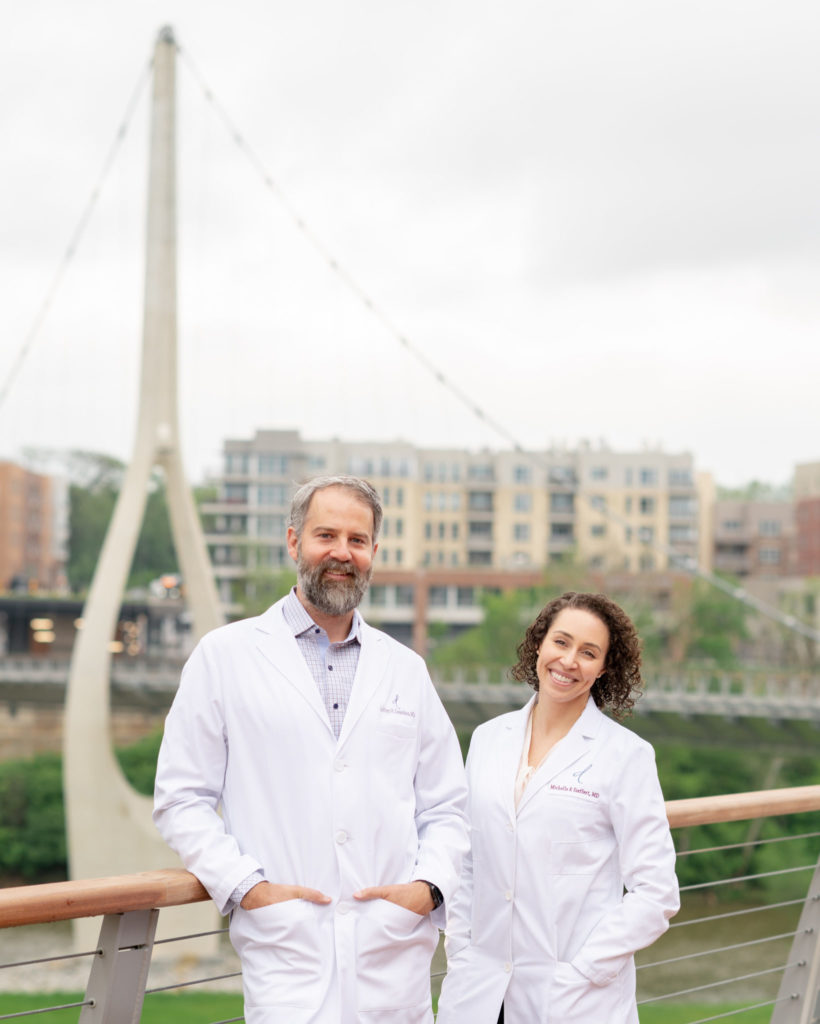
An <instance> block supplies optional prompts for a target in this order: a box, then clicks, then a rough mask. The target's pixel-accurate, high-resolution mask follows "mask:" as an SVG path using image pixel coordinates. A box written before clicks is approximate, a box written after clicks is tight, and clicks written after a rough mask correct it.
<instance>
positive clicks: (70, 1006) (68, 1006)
mask: <svg viewBox="0 0 820 1024" xmlns="http://www.w3.org/2000/svg"><path fill="white" fill-rule="evenodd" d="M93 1005H94V1000H93V999H84V1000H83V1001H82V1002H81V1003H61V1004H60V1005H59V1006H43V1007H42V1008H41V1009H39V1010H20V1011H18V1012H17V1013H4V1014H0V1020H15V1019H17V1018H20V1017H33V1016H34V1015H35V1014H38V1013H53V1012H54V1011H56V1010H74V1009H77V1008H78V1007H81V1006H93Z"/></svg>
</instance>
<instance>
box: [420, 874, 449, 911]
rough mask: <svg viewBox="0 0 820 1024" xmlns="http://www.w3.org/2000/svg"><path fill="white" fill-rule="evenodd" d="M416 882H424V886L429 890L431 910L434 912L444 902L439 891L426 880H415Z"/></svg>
mask: <svg viewBox="0 0 820 1024" xmlns="http://www.w3.org/2000/svg"><path fill="white" fill-rule="evenodd" d="M416 881H418V882H424V884H425V885H426V886H427V887H428V888H429V889H430V898H431V899H432V901H433V910H436V909H437V908H438V907H440V906H441V905H442V903H443V902H444V897H443V896H442V895H441V889H439V887H438V886H437V885H433V883H432V882H428V881H427V879H426V878H418V879H416Z"/></svg>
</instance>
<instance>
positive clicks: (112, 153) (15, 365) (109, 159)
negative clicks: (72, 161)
mask: <svg viewBox="0 0 820 1024" xmlns="http://www.w3.org/2000/svg"><path fill="white" fill-rule="evenodd" d="M152 65H153V60H150V61H148V64H147V66H146V67H145V68H143V71H142V72H141V74H140V77H139V80H138V82H137V85H136V88H135V89H134V91H133V93H132V94H131V98H130V99H129V101H128V104H127V106H126V108H125V114H124V116H123V119H122V121H121V122H120V125H119V127H118V128H117V132H116V135H115V136H114V142H113V143H112V144H111V146H110V148H109V150H108V153H107V154H106V157H105V159H104V160H103V164H102V168H101V170H100V173H99V174H98V176H97V179H96V181H95V183H94V185H93V187H92V189H91V194H90V195H89V197H88V199H87V201H86V204H85V206H84V207H83V210H82V213H81V214H80V218H79V220H78V221H77V224H76V225H75V227H74V230H73V231H72V233H71V237H70V238H69V241H68V245H67V246H66V248H65V252H64V253H63V256H62V258H61V260H60V262H59V264H58V265H57V270H56V272H55V274H54V277H53V278H52V280H51V284H50V285H49V287H48V288H47V290H46V293H45V296H44V298H43V300H42V302H41V303H40V306H39V308H38V310H37V312H36V314H35V316H34V319H33V321H32V324H31V327H30V328H29V330H28V333H27V334H26V336H25V338H24V339H23V343H22V345H21V346H20V348H19V350H18V352H17V355H16V356H15V358H14V360H13V362H12V364H11V368H10V369H9V371H8V373H7V374H6V379H5V380H4V381H3V384H2V386H0V409H2V407H3V403H4V402H5V400H6V397H7V396H8V393H9V391H10V389H11V385H12V384H13V382H14V380H15V379H16V377H17V374H18V373H19V372H20V370H22V368H23V364H24V363H25V361H26V358H27V357H28V354H29V352H30V351H31V348H32V346H33V344H34V342H35V340H36V338H37V335H38V334H39V333H40V330H41V328H42V326H43V324H44V323H45V319H46V316H47V315H48V311H49V309H50V308H51V305H52V303H53V301H54V298H55V296H56V294H57V291H58V290H59V287H60V284H61V283H62V280H63V277H64V276H65V273H66V271H67V270H68V267H69V265H70V264H71V262H72V260H73V259H74V256H75V255H76V252H77V248H78V247H79V244H80V242H81V240H82V238H83V235H84V234H85V229H86V228H87V227H88V224H89V221H90V220H91V215H92V213H93V212H94V210H95V208H96V206H97V202H98V201H99V198H100V195H101V194H102V189H103V185H104V184H105V182H106V180H107V178H108V174H109V172H110V170H111V167H112V166H113V164H114V158H115V157H116V156H117V153H118V152H119V150H120V147H121V145H122V143H123V141H124V140H125V137H126V135H127V134H128V129H129V127H130V125H131V120H132V118H133V116H134V111H135V110H136V107H137V103H138V102H139V99H140V97H141V95H142V91H143V89H144V88H145V85H146V83H147V81H148V77H149V75H150V73H151V67H152Z"/></svg>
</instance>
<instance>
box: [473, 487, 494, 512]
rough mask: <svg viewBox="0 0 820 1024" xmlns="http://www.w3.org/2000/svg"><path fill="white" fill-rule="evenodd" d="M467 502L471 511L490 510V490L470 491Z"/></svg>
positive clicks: (491, 506)
mask: <svg viewBox="0 0 820 1024" xmlns="http://www.w3.org/2000/svg"><path fill="white" fill-rule="evenodd" d="M469 504H470V511H471V512H492V510H493V494H492V491H470V500H469Z"/></svg>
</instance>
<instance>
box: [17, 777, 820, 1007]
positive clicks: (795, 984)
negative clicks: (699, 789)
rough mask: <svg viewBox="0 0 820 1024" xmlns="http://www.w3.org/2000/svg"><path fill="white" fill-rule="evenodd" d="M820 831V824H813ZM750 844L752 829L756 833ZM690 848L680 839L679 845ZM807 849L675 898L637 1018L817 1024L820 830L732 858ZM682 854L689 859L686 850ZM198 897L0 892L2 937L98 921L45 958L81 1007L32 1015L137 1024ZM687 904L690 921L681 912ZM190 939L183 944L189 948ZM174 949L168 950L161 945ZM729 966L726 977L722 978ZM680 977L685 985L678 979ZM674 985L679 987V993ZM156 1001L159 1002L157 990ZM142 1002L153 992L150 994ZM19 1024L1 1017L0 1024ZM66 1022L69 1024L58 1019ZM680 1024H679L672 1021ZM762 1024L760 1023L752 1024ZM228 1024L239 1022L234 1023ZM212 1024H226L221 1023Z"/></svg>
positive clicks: (793, 806) (791, 804) (808, 807)
mask: <svg viewBox="0 0 820 1024" xmlns="http://www.w3.org/2000/svg"><path fill="white" fill-rule="evenodd" d="M815 811H820V786H803V787H798V788H794V789H782V790H769V791H763V792H757V793H741V794H733V795H728V796H719V797H703V798H697V799H691V800H677V801H671V802H669V803H668V804H667V812H668V815H669V821H670V824H671V825H672V827H673V829H675V830H685V829H687V828H689V827H691V826H696V825H707V824H714V823H718V822H731V821H742V822H752V823H757V822H760V821H762V820H763V819H766V818H769V817H773V816H776V817H781V816H784V815H792V814H797V813H804V812H815ZM818 824H820V822H818ZM754 831H755V832H757V829H755V830H754ZM684 838H685V836H684V835H682V834H681V833H680V832H676V839H678V840H681V839H684ZM790 838H793V839H795V840H799V841H800V843H802V846H801V849H805V848H807V844H808V845H811V844H814V845H813V849H814V851H815V852H814V854H813V856H812V858H811V860H812V862H811V863H804V864H800V863H798V864H791V863H784V862H788V860H789V858H788V857H782V856H781V855H780V853H779V852H778V856H777V858H776V859H777V861H778V862H780V863H778V866H777V867H776V868H774V869H773V870H767V871H765V872H762V873H759V874H753V875H746V876H741V877H732V878H724V879H719V878H718V879H716V878H703V879H702V880H700V881H698V882H697V883H695V884H692V885H688V886H685V887H684V888H683V889H682V893H683V898H684V905H683V910H682V912H681V915H680V920H679V921H674V922H673V923H672V927H671V928H670V931H669V932H667V934H666V935H665V936H664V937H663V938H662V939H661V940H660V941H659V942H658V943H656V944H655V946H653V947H652V949H651V950H648V951H645V952H644V953H643V954H642V956H641V959H640V962H639V1004H640V1006H641V1017H642V1019H643V1017H644V1014H645V1013H649V1012H651V1010H647V1009H646V1008H648V1007H649V1008H651V1007H652V1005H653V1004H658V1003H663V1004H664V1005H667V1004H669V1003H675V1004H684V1005H686V1004H693V1005H694V1003H696V1002H697V1001H698V1000H704V1001H706V1002H709V1001H710V1000H714V999H715V998H719V995H716V993H718V994H719V993H720V992H721V991H723V990H726V991H727V992H729V991H730V990H731V991H732V992H734V993H736V992H737V991H738V988H739V992H740V994H739V995H737V994H732V995H731V996H730V997H729V996H727V1001H731V1002H732V1003H733V1005H734V1006H735V1008H734V1009H733V1010H732V1011H731V1012H729V1013H724V1012H721V1013H719V1014H717V1015H709V1014H708V1013H707V1014H706V1015H705V1016H704V1015H703V1014H700V1015H699V1016H695V1017H690V1018H689V1019H687V1020H686V1024H705V1022H706V1021H713V1020H717V1019H726V1017H731V1016H735V1017H737V1019H739V1020H742V1017H743V1015H744V1014H746V1013H748V1012H749V1011H751V1010H754V1009H757V1010H762V1009H763V1008H764V1007H765V1008H768V1007H771V1017H770V1022H771V1024H816V1022H817V1021H818V1020H820V942H818V938H820V861H818V858H817V855H816V850H817V847H818V846H820V829H818V830H815V831H812V832H804V833H802V834H801V835H800V836H796V837H781V838H778V839H776V840H766V839H761V838H760V837H759V836H754V837H751V838H748V839H747V841H745V842H742V843H737V844H732V845H733V846H737V847H759V846H761V844H765V843H768V842H771V843H774V842H778V843H782V844H783V847H784V848H785V847H786V846H787V845H788V843H789V839H790ZM678 845H680V846H683V847H686V845H687V844H686V843H685V842H678ZM726 848H727V847H726V846H721V847H717V848H716V847H711V848H709V849H701V850H689V849H684V850H683V851H682V853H681V854H680V856H687V857H696V856H699V855H705V854H709V853H712V852H714V850H715V849H726ZM804 875H805V876H809V877H808V885H807V888H806V883H804V882H802V881H801V882H800V885H799V890H800V895H799V896H796V897H794V898H791V899H787V900H783V901H781V902H779V903H767V902H766V901H765V900H762V899H760V898H758V899H757V900H756V901H755V902H754V905H751V906H750V905H748V900H747V901H746V902H745V903H744V905H743V906H740V907H733V906H731V905H730V909H729V910H728V911H724V910H719V911H715V910H714V909H713V908H712V907H711V905H710V903H709V902H708V901H706V902H705V903H704V902H703V899H702V894H703V892H705V891H708V892H709V893H714V892H715V891H717V890H720V889H721V888H722V887H727V886H728V887H738V886H741V885H743V884H744V883H746V884H749V883H751V884H754V883H755V881H759V880H762V879H764V878H766V879H772V878H773V877H774V876H784V877H785V876H791V877H792V878H794V879H797V878H800V879H802V878H803V876H804ZM207 898H208V897H207V894H206V892H205V890H204V889H203V887H202V885H201V884H200V883H199V882H198V881H197V880H196V879H195V878H194V877H193V875H190V874H189V873H188V872H186V871H183V870H181V869H173V868H171V869H167V870H164V871H148V872H143V873H141V874H136V875H123V876H119V877H114V878H103V879H92V880H89V881H74V882H60V883H54V884H50V885H33V886H25V887H21V888H12V889H3V890H0V928H14V927H17V926H20V925H31V924H43V925H45V924H47V923H51V922H57V921H65V920H70V919H73V918H77V917H96V916H99V915H104V916H103V923H102V928H101V931H100V937H99V942H98V945H97V948H96V949H93V950H88V951H86V952H84V953H79V954H77V953H67V954H64V955H63V956H57V957H49V958H47V959H48V960H49V961H51V960H62V959H65V960H67V959H69V958H76V957H78V956H79V957H87V958H88V959H89V960H90V961H91V967H90V971H89V973H88V982H87V986H86V991H85V995H84V997H83V998H82V999H81V1000H79V1001H77V1002H75V1003H70V1004H67V1003H62V1004H55V1005H53V1006H51V1007H44V1008H43V1009H40V1010H37V1011H32V1012H36V1013H38V1014H40V1013H43V1012H48V1010H49V1009H52V1010H54V1011H55V1012H56V1011H58V1010H61V1009H67V1008H70V1007H74V1008H79V1009H80V1010H81V1012H80V1017H79V1020H80V1024H95V1022H97V1024H136V1022H137V1021H139V1019H140V1016H141V1012H142V1006H143V1000H144V997H145V995H146V980H147V978H148V971H149V967H150V964H151V956H152V952H153V950H154V947H155V944H156V943H155V932H156V926H157V920H158V917H159V914H160V912H161V910H162V909H163V908H165V907H171V906H179V905H183V904H188V903H196V902H199V901H202V900H205V899H207ZM690 900H691V901H693V906H695V912H694V913H693V912H692V907H689V906H688V903H689V901H690ZM784 910H785V911H786V912H789V913H791V914H792V915H793V917H794V918H795V919H796V918H797V916H798V914H799V918H800V919H799V922H798V921H797V920H794V922H793V923H792V924H790V925H789V927H788V928H787V929H786V930H785V931H784V930H783V928H782V926H780V927H775V928H773V929H768V930H767V926H766V918H767V917H768V915H769V914H770V913H771V912H773V911H777V912H778V913H782V912H783V911H784ZM754 918H757V919H762V920H763V924H762V925H755V927H754V928H751V927H750V922H751V921H752V920H753V919H754ZM726 921H730V922H731V923H730V925H729V927H730V930H731V932H732V941H731V942H728V943H723V944H722V945H721V944H719V942H718V941H717V940H716V934H717V925H718V923H725V922H726ZM698 932H700V937H699V938H697V941H694V942H690V941H689V940H688V938H687V942H686V944H685V945H686V948H685V950H684V951H683V952H681V951H680V948H679V947H678V952H677V953H676V954H675V955H668V953H667V952H666V950H667V949H668V948H671V947H670V946H669V943H670V942H673V943H674V941H675V939H674V936H675V935H676V933H677V934H681V933H686V934H687V935H692V936H694V935H695V934H696V933H698ZM194 937H195V936H180V937H179V938H180V939H183V938H184V939H186V940H187V939H191V938H194ZM164 941H173V940H164ZM761 947H767V948H770V949H771V950H773V953H772V960H771V965H770V966H761V965H760V963H759V962H758V961H756V963H755V966H754V968H753V969H752V970H751V971H750V970H747V969H746V968H744V967H743V966H742V965H741V967H740V968H739V970H738V969H736V968H735V965H734V963H730V961H731V960H732V958H733V957H735V956H736V955H737V954H738V953H741V954H743V955H748V953H749V951H750V950H752V949H755V950H757V949H759V948H761ZM43 963H44V958H39V959H36V960H31V961H28V962H24V963H15V964H13V965H9V964H3V965H0V970H2V969H3V968H5V967H9V966H13V967H15V968H20V967H26V968H27V969H32V970H35V969H37V967H38V966H39V965H42V964H43ZM706 963H708V965H709V972H708V973H709V978H708V980H705V976H704V972H703V966H702V965H704V964H706ZM724 964H725V970H724ZM682 969H683V974H681V973H680V972H681V970H682ZM228 977H231V978H233V977H235V972H232V973H231V974H222V975H217V976H213V975H212V976H210V977H203V978H200V979H198V980H195V981H184V982H181V983H179V984H178V985H171V986H163V990H167V989H169V988H182V987H189V986H191V985H197V984H205V983H209V982H213V981H219V980H222V979H224V978H228ZM681 977H683V978H684V979H685V980H684V981H683V982H681ZM772 982H775V983H778V984H779V989H778V991H777V992H776V993H774V994H772V993H771V992H767V993H765V995H764V996H763V997H761V995H760V993H759V991H758V988H759V986H760V985H761V984H763V985H765V984H768V986H769V988H771V984H772ZM154 991H157V990H154ZM147 994H148V995H149V998H150V995H151V990H148V993H147ZM24 1015H26V1014H19V1013H15V1014H10V1015H3V1014H0V1020H8V1019H11V1018H12V1017H14V1018H15V1019H19V1018H20V1017H21V1016H24ZM60 1019H64V1018H60ZM679 1019H680V1020H681V1021H683V1020H684V1018H683V1017H680V1018H679ZM758 1019H761V1018H758ZM229 1020H230V1021H241V1020H242V1018H241V1017H233V1018H230V1019H229ZM213 1024H229V1022H228V1021H219V1022H213Z"/></svg>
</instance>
